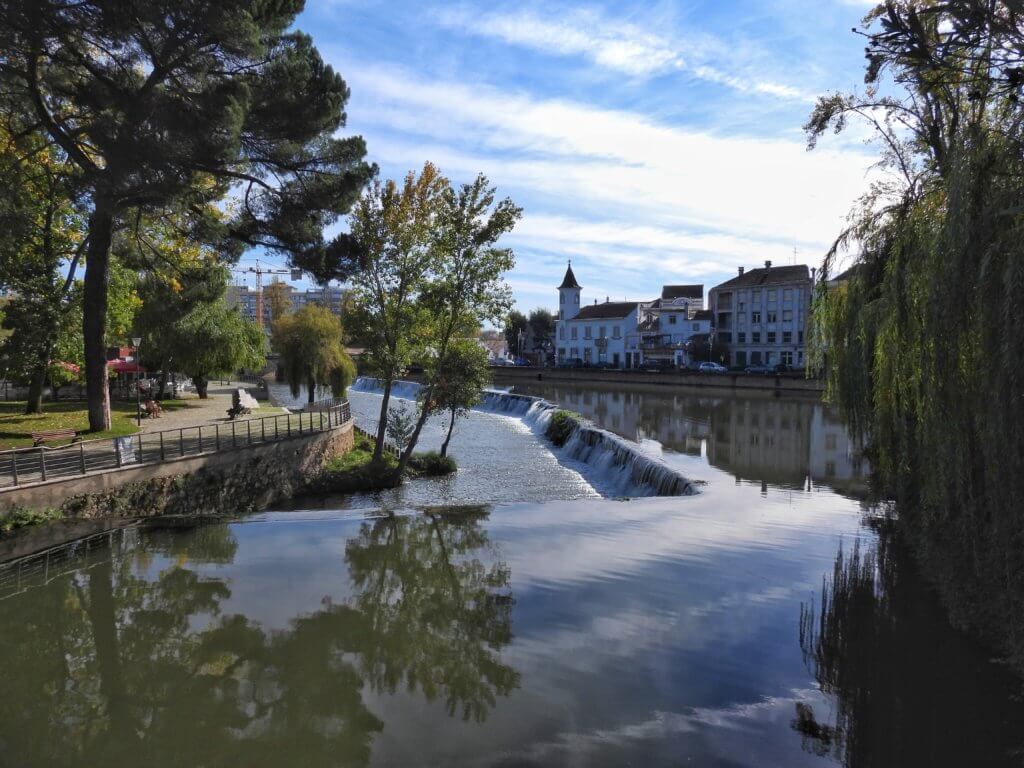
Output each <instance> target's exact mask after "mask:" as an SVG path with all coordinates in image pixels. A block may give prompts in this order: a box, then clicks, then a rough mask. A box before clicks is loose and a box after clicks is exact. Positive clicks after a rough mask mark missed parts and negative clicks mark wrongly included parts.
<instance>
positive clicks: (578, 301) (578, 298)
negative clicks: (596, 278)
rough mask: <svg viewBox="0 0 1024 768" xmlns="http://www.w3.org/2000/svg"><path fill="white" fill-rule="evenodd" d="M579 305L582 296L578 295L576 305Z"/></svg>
mask: <svg viewBox="0 0 1024 768" xmlns="http://www.w3.org/2000/svg"><path fill="white" fill-rule="evenodd" d="M579 303H580V295H579V294H578V293H577V294H576V304H577V306H578V305H579Z"/></svg>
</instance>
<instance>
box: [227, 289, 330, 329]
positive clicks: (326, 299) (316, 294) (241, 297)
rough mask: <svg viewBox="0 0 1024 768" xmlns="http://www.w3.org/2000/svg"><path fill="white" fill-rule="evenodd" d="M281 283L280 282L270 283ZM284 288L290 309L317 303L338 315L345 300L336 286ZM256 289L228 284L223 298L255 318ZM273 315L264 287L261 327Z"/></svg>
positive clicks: (268, 324)
mask: <svg viewBox="0 0 1024 768" xmlns="http://www.w3.org/2000/svg"><path fill="white" fill-rule="evenodd" d="M272 285H281V283H272ZM285 290H286V293H287V296H288V299H289V301H290V302H291V311H292V312H295V311H296V310H298V309H300V308H301V307H304V306H305V305H307V304H318V305H320V306H322V307H326V308H327V309H329V310H331V312H333V313H334V314H336V315H338V316H340V315H341V309H342V306H343V305H344V302H345V291H344V290H343V289H342V288H338V287H336V286H328V287H326V288H308V289H306V290H304V291H297V290H295V289H294V288H293V287H292V286H290V285H285ZM257 297H258V294H257V291H256V290H255V289H253V288H250V287H249V286H247V285H229V286H228V289H227V291H226V292H225V293H224V299H225V300H226V301H227V302H228V304H229V305H231V306H236V307H239V308H240V309H241V311H242V314H243V315H244V316H245V317H247V318H249V319H250V320H255V319H256V306H257V303H258V298H257ZM272 319H273V317H272V315H271V302H270V301H269V297H268V291H267V290H266V288H265V289H264V292H263V327H264V328H266V329H269V328H270V323H271V321H272Z"/></svg>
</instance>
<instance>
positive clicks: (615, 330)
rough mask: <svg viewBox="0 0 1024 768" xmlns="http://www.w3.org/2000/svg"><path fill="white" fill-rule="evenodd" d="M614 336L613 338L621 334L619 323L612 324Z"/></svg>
mask: <svg viewBox="0 0 1024 768" xmlns="http://www.w3.org/2000/svg"><path fill="white" fill-rule="evenodd" d="M612 338H613V339H618V338H620V335H619V326H617V325H613V326H612Z"/></svg>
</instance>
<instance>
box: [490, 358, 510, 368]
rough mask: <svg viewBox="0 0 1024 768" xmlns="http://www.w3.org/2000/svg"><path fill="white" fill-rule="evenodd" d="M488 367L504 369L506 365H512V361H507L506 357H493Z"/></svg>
mask: <svg viewBox="0 0 1024 768" xmlns="http://www.w3.org/2000/svg"><path fill="white" fill-rule="evenodd" d="M488 365H491V366H496V367H498V368H503V367H505V366H506V365H512V361H511V360H506V359H505V358H504V357H493V358H491V359H490V360H489V361H488Z"/></svg>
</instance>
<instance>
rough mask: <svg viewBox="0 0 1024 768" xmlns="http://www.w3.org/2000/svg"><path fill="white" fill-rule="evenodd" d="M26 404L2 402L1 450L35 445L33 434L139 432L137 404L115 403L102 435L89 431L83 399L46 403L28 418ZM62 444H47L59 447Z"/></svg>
mask: <svg viewBox="0 0 1024 768" xmlns="http://www.w3.org/2000/svg"><path fill="white" fill-rule="evenodd" d="M193 402H195V401H192V400H161V401H160V407H161V408H163V409H164V410H166V411H177V410H180V409H182V408H189V407H193V406H192V405H190V404H191V403H193ZM24 410H25V401H24V400H21V401H17V400H12V401H10V402H0V450H4V449H7V448H26V447H31V446H32V433H33V432H47V431H50V430H54V429H73V430H75V431H76V432H77V433H78V434H79V436H80V437H82V438H84V439H86V440H93V439H96V438H102V437H123V436H124V435H134V434H135V433H136V432H138V431H139V430H138V427H136V426H135V403H131V402H123V401H120V400H115V401H113V402H111V403H110V420H111V427H110V429H108V430H105V431H103V432H89V431H88V430H89V415H88V412H87V411H86V408H85V403H84V402H83V401H80V400H75V401H68V402H56V403H43V412H42V413H33V414H29V415H26V414H25V413H24ZM60 444H61V443H60V442H53V443H47V445H60Z"/></svg>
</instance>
